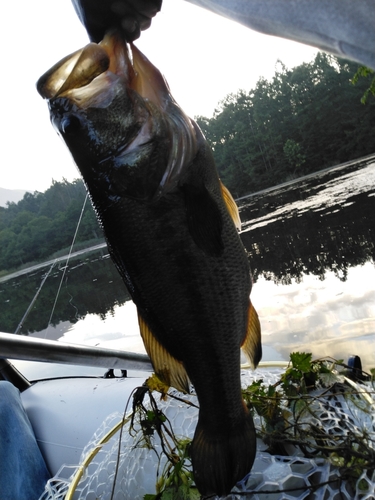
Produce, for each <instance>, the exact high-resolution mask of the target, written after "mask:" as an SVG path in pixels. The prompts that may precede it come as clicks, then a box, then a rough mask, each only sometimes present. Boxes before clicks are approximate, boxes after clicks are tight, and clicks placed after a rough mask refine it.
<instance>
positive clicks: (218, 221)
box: [181, 183, 224, 255]
mask: <svg viewBox="0 0 375 500" xmlns="http://www.w3.org/2000/svg"><path fill="white" fill-rule="evenodd" d="M181 190H182V191H183V193H184V196H185V205H186V217H187V224H188V228H189V232H190V234H191V237H192V238H193V240H194V242H195V243H196V245H197V246H198V247H199V248H200V249H201V250H203V251H204V252H205V253H207V254H208V255H220V254H221V253H222V252H223V249H224V243H223V240H222V229H223V218H222V215H221V213H220V209H219V207H218V205H217V203H216V202H215V200H214V199H213V197H212V196H211V194H210V193H209V191H208V190H207V188H206V187H205V186H204V185H203V184H202V185H195V184H189V183H185V184H183V185H182V186H181Z"/></svg>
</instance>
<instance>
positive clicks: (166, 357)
mask: <svg viewBox="0 0 375 500" xmlns="http://www.w3.org/2000/svg"><path fill="white" fill-rule="evenodd" d="M138 323H139V328H140V332H141V336H142V339H143V343H144V345H145V348H146V351H147V354H148V355H149V356H150V358H151V362H152V365H153V367H154V370H155V373H156V375H157V376H158V377H159V378H160V380H162V381H163V382H164V383H165V384H167V385H168V386H172V387H175V388H176V389H177V390H178V391H181V392H184V393H189V392H190V387H189V385H190V383H189V377H188V375H187V373H186V370H185V367H184V365H183V363H182V362H181V361H178V360H177V359H176V358H174V357H173V356H172V355H171V354H169V352H168V351H167V350H166V349H165V347H164V346H162V345H161V344H160V342H159V341H158V340H157V339H156V338H155V336H154V334H153V333H152V331H151V330H150V328H149V327H148V325H147V323H146V321H144V319H143V317H142V316H141V314H140V313H139V311H138Z"/></svg>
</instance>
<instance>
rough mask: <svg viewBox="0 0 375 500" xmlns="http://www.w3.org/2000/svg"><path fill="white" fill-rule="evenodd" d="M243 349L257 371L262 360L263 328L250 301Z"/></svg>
mask: <svg viewBox="0 0 375 500" xmlns="http://www.w3.org/2000/svg"><path fill="white" fill-rule="evenodd" d="M241 348H242V350H243V351H244V353H245V354H246V356H247V357H248V358H249V361H250V364H251V365H252V367H253V368H254V369H255V368H256V367H257V366H258V363H259V361H260V360H261V359H262V343H261V328H260V322H259V318H258V313H257V312H256V310H255V308H254V306H253V304H252V303H251V302H250V301H249V309H248V317H247V331H246V335H245V338H244V341H243V343H242V346H241Z"/></svg>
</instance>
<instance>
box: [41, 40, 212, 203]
mask: <svg viewBox="0 0 375 500" xmlns="http://www.w3.org/2000/svg"><path fill="white" fill-rule="evenodd" d="M37 90H38V92H39V94H40V95H41V96H42V97H43V98H44V99H47V100H48V101H49V104H50V106H51V103H53V102H56V101H57V100H59V103H61V102H62V101H65V100H66V102H69V105H70V106H74V107H76V108H77V109H80V110H83V111H85V110H87V109H89V108H106V107H108V106H109V105H110V104H111V103H112V102H113V99H114V98H115V96H116V95H117V94H118V93H119V92H124V90H126V92H127V94H128V96H129V102H131V105H132V107H133V111H134V114H135V115H137V114H138V116H140V115H142V114H144V113H145V112H146V113H147V114H148V115H149V116H148V118H147V119H145V120H144V124H143V126H142V129H141V130H140V131H139V132H138V134H137V137H136V138H135V139H134V142H133V143H132V144H131V145H129V147H130V150H129V151H131V150H134V149H135V148H137V147H138V146H139V145H141V144H145V143H148V142H150V141H152V140H153V137H152V136H153V135H154V136H155V131H156V133H157V134H160V133H162V134H163V135H164V137H167V138H168V142H169V143H170V146H169V159H168V161H167V164H166V168H165V173H164V175H163V178H162V179H161V181H160V185H159V188H158V190H157V191H156V193H155V197H156V198H159V197H160V196H162V195H164V194H166V193H167V192H169V191H171V190H172V189H174V188H175V186H176V184H177V182H178V179H179V178H180V177H181V174H182V173H183V172H184V170H185V168H186V167H187V166H188V165H189V164H190V163H191V161H192V160H193V159H194V157H195V155H196V153H197V151H198V142H199V141H200V140H203V138H202V134H201V132H200V130H199V128H198V126H197V125H196V124H195V122H194V121H193V120H190V118H189V117H188V116H187V115H186V114H185V113H184V112H183V111H182V109H181V108H180V107H179V106H178V104H177V103H176V102H175V100H174V98H173V97H172V95H171V93H170V89H169V86H168V84H167V82H166V80H165V79H164V77H163V76H162V74H161V73H160V71H159V70H158V69H157V68H156V67H155V66H154V65H153V64H152V63H151V62H150V61H149V60H148V59H147V58H146V57H145V56H144V55H143V54H142V52H141V51H140V50H139V49H137V47H136V46H135V45H133V44H131V45H128V44H127V43H126V41H125V40H124V39H123V38H122V37H121V36H120V35H119V34H118V33H117V32H109V33H107V34H106V36H105V37H104V39H103V40H102V41H101V42H100V43H99V44H96V43H89V44H88V45H86V46H85V47H84V48H82V49H80V50H78V51H76V52H74V53H72V54H70V55H68V56H66V57H64V58H63V59H62V60H61V61H59V62H58V63H56V64H55V65H54V66H53V67H52V68H51V69H49V70H48V71H47V72H46V73H44V75H42V76H41V77H40V78H39V80H38V82H37ZM134 95H136V96H137V98H134ZM139 98H140V99H139ZM140 100H141V101H142V105H141V106H140V105H139V102H140ZM59 105H60V104H59ZM141 108H143V109H141ZM125 111H126V110H124V112H125ZM54 126H55V128H57V129H58V132H59V133H62V132H64V130H63V125H61V124H59V125H58V126H56V124H54ZM161 130H162V131H161Z"/></svg>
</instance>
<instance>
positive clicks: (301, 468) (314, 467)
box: [40, 369, 375, 500]
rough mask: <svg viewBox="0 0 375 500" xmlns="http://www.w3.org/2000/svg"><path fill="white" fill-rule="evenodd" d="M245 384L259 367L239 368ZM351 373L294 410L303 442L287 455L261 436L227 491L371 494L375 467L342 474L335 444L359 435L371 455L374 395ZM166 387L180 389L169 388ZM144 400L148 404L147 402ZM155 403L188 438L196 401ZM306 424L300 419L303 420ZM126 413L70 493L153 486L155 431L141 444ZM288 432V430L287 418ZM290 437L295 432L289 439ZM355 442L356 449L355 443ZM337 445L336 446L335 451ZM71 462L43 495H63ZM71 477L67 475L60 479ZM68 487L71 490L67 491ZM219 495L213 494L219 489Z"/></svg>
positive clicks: (111, 419)
mask: <svg viewBox="0 0 375 500" xmlns="http://www.w3.org/2000/svg"><path fill="white" fill-rule="evenodd" d="M280 373H281V370H280V369H270V370H267V371H262V373H261V378H262V379H263V381H264V382H265V383H268V384H274V383H276V382H277V381H278V380H279V377H280ZM242 378H243V385H244V386H248V385H249V384H251V383H252V382H253V381H254V380H256V379H257V378H259V373H258V372H257V373H254V374H252V373H249V372H248V371H244V372H243V374H242ZM350 384H351V385H353V383H352V382H350V381H345V382H343V383H342V384H336V385H337V388H336V389H335V390H334V391H332V390H330V391H329V392H327V391H326V390H324V389H323V388H321V389H317V390H316V391H315V393H313V394H312V397H311V402H310V403H309V405H308V407H307V408H306V410H305V411H303V412H301V413H300V414H299V415H298V418H299V426H300V427H299V429H300V430H301V429H302V431H303V429H304V428H305V429H306V440H305V441H304V443H303V446H300V445H299V444H298V443H294V444H289V445H288V448H287V451H288V455H285V456H282V455H274V454H270V453H269V452H268V450H267V448H268V446H267V445H266V444H265V443H264V440H262V439H259V438H258V442H257V455H256V459H255V462H254V465H253V468H252V470H251V472H250V473H249V474H248V475H247V476H246V477H245V478H244V479H243V480H242V481H240V482H239V483H238V484H237V485H236V486H235V488H234V489H233V490H232V493H231V494H230V495H228V496H227V497H222V498H226V499H228V500H230V499H232V500H234V499H243V498H249V499H250V498H251V499H252V500H258V499H259V500H264V499H265V498H267V500H270V499H272V500H273V499H281V498H282V499H286V500H287V499H293V500H295V499H298V500H302V499H305V498H309V499H313V500H318V499H319V500H320V499H322V500H323V499H330V500H336V499H337V500H339V499H340V500H353V499H355V500H370V499H374V498H375V471H374V470H373V469H372V470H365V469H364V470H361V471H360V473H358V474H357V476H356V477H355V479H344V480H343V479H342V477H343V476H342V474H341V469H342V466H343V464H342V457H341V456H340V446H341V445H342V443H343V442H345V440H348V439H349V440H353V439H354V440H357V442H358V443H361V446H364V447H365V448H366V449H367V450H368V451H369V453H370V454H371V453H372V454H373V456H375V398H374V396H373V393H372V391H371V390H370V387H369V386H366V385H364V384H361V385H360V386H357V385H356V384H354V385H355V387H354V389H355V390H351V391H349V390H348V388H349V387H350V388H351V389H353V387H351V385H350ZM170 394H178V395H179V396H180V397H181V394H179V393H177V392H176V391H174V390H171V391H170ZM184 399H185V400H188V401H190V402H192V403H195V404H197V399H196V397H195V396H194V395H190V396H184ZM146 406H147V404H146ZM158 407H159V408H160V409H161V410H162V412H163V413H164V414H165V415H166V417H167V418H168V420H169V421H170V423H171V426H172V428H173V431H174V433H175V435H176V436H181V437H182V436H184V437H187V438H192V437H193V434H194V430H195V426H196V422H197V417H198V409H197V408H195V407H192V406H189V405H187V404H185V403H184V402H182V401H181V400H176V399H173V398H170V397H168V398H167V399H166V400H165V401H162V400H160V401H159V400H158ZM122 419H123V415H120V414H112V415H110V416H108V417H107V418H106V420H105V421H104V422H103V423H102V425H101V426H100V428H99V429H98V430H97V431H96V433H95V434H94V436H93V437H92V439H91V440H90V442H89V443H88V444H87V446H86V447H85V449H84V450H83V453H82V456H81V461H80V463H81V466H82V463H84V461H85V459H86V458H87V456H88V455H90V453H92V450H93V449H96V450H98V444H99V443H100V441H101V439H103V436H105V435H106V434H107V433H108V432H109V430H110V429H112V428H113V427H114V426H115V425H116V424H118V423H119V422H121V421H122ZM254 423H255V426H256V429H257V432H258V435H259V436H261V437H262V436H263V435H264V428H265V423H264V421H262V418H261V417H259V416H255V417H254ZM304 426H305V427H304ZM311 428H314V429H315V430H316V431H317V433H318V435H319V432H323V431H324V444H325V446H326V447H327V449H329V450H331V453H330V454H329V457H328V458H322V457H321V456H314V454H316V455H317V452H316V448H315V446H314V445H315V441H314V440H310V438H309V436H310V430H311ZM129 430H130V429H129V419H127V422H126V423H125V424H124V425H123V426H122V427H121V429H120V430H119V431H118V432H117V433H115V434H114V436H113V437H112V438H111V439H110V440H109V441H108V442H107V443H106V444H104V445H103V446H99V451H98V452H97V453H96V455H95V456H94V458H93V459H92V460H91V462H90V463H89V465H88V467H87V468H86V470H85V471H84V473H83V476H82V478H81V479H80V481H79V482H78V484H77V486H76V487H74V488H73V490H74V493H72V496H71V497H69V498H73V499H74V500H78V499H79V500H81V499H85V500H97V499H101V500H110V499H111V500H112V499H114V500H120V499H121V500H124V499H131V500H138V499H143V497H144V495H146V494H155V492H156V489H155V485H156V482H157V478H158V477H159V476H160V471H161V470H162V469H163V467H164V465H165V462H166V458H165V457H164V456H163V454H162V445H161V442H160V440H159V438H158V437H157V436H155V437H153V438H152V439H153V449H148V448H147V447H142V446H140V442H139V440H140V438H139V434H138V433H134V432H129ZM286 432H289V433H293V432H294V427H293V426H291V427H290V428H289V430H287V431H286ZM292 441H293V440H292ZM353 449H354V450H356V449H357V450H359V451H358V453H360V449H361V447H360V446H357V445H356V444H355V445H354V447H353ZM335 450H336V451H335ZM79 467H80V466H79V465H78V466H76V467H71V466H64V467H62V468H61V469H60V471H59V472H58V473H57V475H56V476H55V477H54V478H52V479H51V480H50V481H48V483H47V485H46V488H45V492H44V493H43V495H42V496H41V497H40V500H63V499H65V498H66V496H67V493H68V491H69V488H71V491H72V487H71V485H72V482H73V481H74V478H77V471H78V470H79ZM66 477H69V479H65V478H66ZM69 494H70V493H69ZM216 498H218V497H216Z"/></svg>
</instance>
